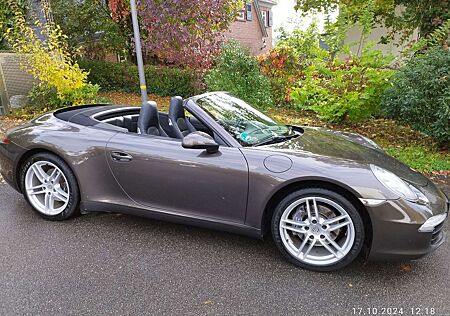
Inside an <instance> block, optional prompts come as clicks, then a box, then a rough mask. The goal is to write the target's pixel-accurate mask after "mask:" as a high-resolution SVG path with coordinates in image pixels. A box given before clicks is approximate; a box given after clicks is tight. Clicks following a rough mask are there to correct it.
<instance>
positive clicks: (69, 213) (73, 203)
mask: <svg viewBox="0 0 450 316" xmlns="http://www.w3.org/2000/svg"><path fill="white" fill-rule="evenodd" d="M39 161H45V162H50V163H52V164H54V165H56V166H57V167H58V168H59V169H60V170H61V171H62V172H63V173H64V176H65V177H66V179H67V182H68V186H69V188H70V192H69V201H68V204H67V206H66V208H65V209H64V210H63V211H62V212H60V213H59V214H57V215H47V214H44V213H42V212H40V211H39V210H38V209H36V208H35V207H34V206H33V204H32V203H31V201H30V199H29V196H28V194H27V192H26V189H25V177H26V174H27V171H28V169H29V168H30V167H31V166H32V165H33V164H34V163H36V162H39ZM20 185H21V188H22V192H23V195H24V197H25V200H26V201H27V202H28V204H29V205H30V206H31V208H32V209H33V210H34V211H35V212H36V213H37V214H39V216H41V217H42V218H44V219H46V220H50V221H63V220H67V219H69V218H73V217H76V216H79V215H80V208H79V205H80V193H79V192H80V191H79V187H78V182H77V179H76V177H75V175H74V174H73V172H72V170H71V169H70V168H69V166H68V165H67V164H66V163H65V162H64V161H63V160H62V159H61V158H59V157H58V156H56V155H53V154H51V153H46V152H42V153H37V154H35V155H33V156H31V157H30V158H28V159H27V161H26V162H25V163H24V164H23V165H22V168H21V171H20Z"/></svg>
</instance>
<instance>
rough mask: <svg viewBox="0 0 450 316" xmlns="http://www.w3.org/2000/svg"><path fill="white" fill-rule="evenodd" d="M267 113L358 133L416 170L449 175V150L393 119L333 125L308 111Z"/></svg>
mask: <svg viewBox="0 0 450 316" xmlns="http://www.w3.org/2000/svg"><path fill="white" fill-rule="evenodd" d="M267 114H268V115H269V116H271V117H273V118H275V119H276V120H278V121H280V122H284V123H286V124H298V125H306V126H321V127H325V128H330V129H337V130H343V131H347V132H353V133H358V134H361V135H364V136H366V137H369V138H370V139H372V140H374V141H375V142H376V143H378V144H379V145H380V146H381V147H382V148H383V149H384V150H385V151H386V152H387V153H388V154H389V155H391V156H393V157H395V158H397V159H398V160H400V161H402V162H404V163H405V164H407V165H408V166H410V167H411V168H413V169H415V170H417V171H420V172H424V173H435V174H444V175H450V152H449V150H448V149H440V148H439V146H438V145H437V143H436V142H435V141H434V140H433V139H432V138H430V137H428V136H426V135H424V134H422V133H420V132H418V131H416V130H413V129H412V128H410V127H409V126H404V125H400V124H399V123H397V122H395V121H393V120H387V119H373V120H369V121H366V122H363V123H359V124H344V125H334V124H329V123H326V122H324V121H322V120H320V119H319V118H318V117H317V115H315V114H314V113H312V112H307V111H296V110H289V109H283V108H272V109H270V110H268V111H267Z"/></svg>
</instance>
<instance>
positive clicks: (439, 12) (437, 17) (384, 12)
mask: <svg viewBox="0 0 450 316" xmlns="http://www.w3.org/2000/svg"><path fill="white" fill-rule="evenodd" d="M296 2H297V4H296V9H297V10H301V11H302V12H309V11H320V12H329V11H331V10H336V9H338V8H342V7H345V8H346V13H347V14H348V20H349V22H350V23H355V22H360V21H361V19H363V18H364V12H367V11H368V9H370V10H369V11H371V12H372V14H373V18H374V22H375V23H380V24H382V25H384V26H385V27H387V28H389V29H390V30H391V32H390V34H389V35H388V37H386V38H385V39H384V41H385V42H387V41H389V40H391V39H392V38H393V36H394V34H395V33H401V34H402V35H403V39H406V38H407V37H408V36H409V35H411V34H412V33H413V32H414V30H416V29H419V35H420V36H421V37H425V36H427V35H428V34H430V33H432V32H433V31H434V30H435V29H436V28H438V27H439V26H441V25H443V24H444V23H445V22H446V21H447V20H448V19H450V9H449V8H450V1H449V0H373V1H366V0H296ZM366 17H367V16H366Z"/></svg>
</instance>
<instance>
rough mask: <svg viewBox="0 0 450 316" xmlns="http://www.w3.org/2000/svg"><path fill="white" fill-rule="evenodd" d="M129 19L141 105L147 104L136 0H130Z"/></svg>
mask: <svg viewBox="0 0 450 316" xmlns="http://www.w3.org/2000/svg"><path fill="white" fill-rule="evenodd" d="M130 6H131V17H132V19H133V32H134V45H135V48H136V59H137V64H138V70H139V84H140V87H141V98H142V104H145V103H147V101H148V97H147V84H146V82H145V71H144V61H143V59H142V46H141V35H140V33H139V21H138V15H137V10H136V0H130Z"/></svg>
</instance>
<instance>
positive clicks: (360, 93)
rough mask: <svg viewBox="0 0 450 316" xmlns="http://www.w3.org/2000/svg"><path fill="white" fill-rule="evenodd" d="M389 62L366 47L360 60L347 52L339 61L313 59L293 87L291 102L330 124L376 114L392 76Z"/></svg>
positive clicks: (375, 51) (380, 54)
mask: <svg viewBox="0 0 450 316" xmlns="http://www.w3.org/2000/svg"><path fill="white" fill-rule="evenodd" d="M391 61H392V57H390V56H384V55H383V53H382V52H381V51H377V50H372V49H370V48H366V49H364V50H363V52H362V54H361V56H360V57H358V56H353V55H352V54H351V53H349V57H348V58H346V59H345V60H343V61H341V60H339V59H337V58H334V59H331V58H329V59H327V58H326V59H316V60H315V62H314V63H312V64H311V65H310V66H307V67H306V68H305V74H304V77H303V78H302V79H301V80H299V82H298V83H297V85H296V87H294V88H293V92H292V99H293V102H294V104H295V105H296V106H297V107H298V108H300V109H311V110H314V111H315V112H317V113H318V114H319V115H320V117H321V118H322V119H325V120H327V121H330V122H338V123H339V122H343V121H353V122H356V121H360V120H364V119H367V118H369V117H371V116H373V115H376V114H378V113H379V109H380V100H381V97H382V95H383V92H384V90H385V89H386V88H387V87H388V85H389V78H390V77H391V76H392V74H393V70H391V69H389V68H388V67H387V66H388V64H389V63H390V62H391Z"/></svg>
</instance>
